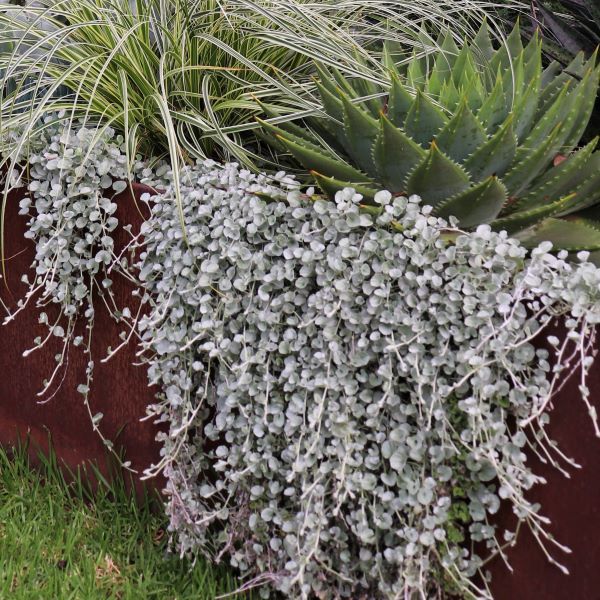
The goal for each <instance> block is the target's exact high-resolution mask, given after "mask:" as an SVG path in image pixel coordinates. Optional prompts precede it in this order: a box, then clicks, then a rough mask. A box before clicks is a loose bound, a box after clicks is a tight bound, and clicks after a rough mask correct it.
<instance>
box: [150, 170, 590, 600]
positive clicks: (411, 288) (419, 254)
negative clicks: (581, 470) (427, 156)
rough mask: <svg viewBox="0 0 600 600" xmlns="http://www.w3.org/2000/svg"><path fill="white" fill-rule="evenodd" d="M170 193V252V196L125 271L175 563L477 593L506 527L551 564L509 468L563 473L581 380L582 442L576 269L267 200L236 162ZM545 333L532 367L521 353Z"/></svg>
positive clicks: (261, 575)
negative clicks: (564, 414)
mask: <svg viewBox="0 0 600 600" xmlns="http://www.w3.org/2000/svg"><path fill="white" fill-rule="evenodd" d="M187 176H188V185H187V187H186V186H184V188H183V191H182V193H183V198H184V207H183V214H184V222H185V229H186V232H187V236H186V237H185V238H184V235H183V231H182V226H181V222H180V216H179V213H178V211H177V210H176V209H175V204H174V196H173V192H172V191H171V190H167V192H166V193H165V194H163V195H161V196H157V197H155V198H153V199H152V200H149V202H150V206H151V208H152V217H151V218H150V220H149V221H148V222H147V223H146V225H145V226H144V229H143V231H144V238H145V240H144V242H143V243H142V245H141V246H140V248H141V250H142V251H143V253H142V255H141V262H140V265H139V267H140V272H141V279H142V281H143V284H144V286H145V289H146V292H147V294H148V296H149V299H150V302H151V311H150V313H149V314H148V315H147V316H145V317H144V318H142V320H141V321H140V331H141V334H142V346H143V348H144V349H145V350H146V354H147V356H148V357H149V358H148V361H149V374H150V380H151V382H152V383H158V384H160V385H161V387H162V389H163V394H162V395H161V400H162V401H161V402H160V403H158V404H157V405H156V406H155V407H153V410H154V411H155V412H156V414H157V416H158V417H159V418H160V419H161V420H164V421H166V422H168V423H169V427H170V430H169V433H168V434H166V435H164V437H163V438H162V439H163V444H164V446H163V454H162V461H161V463H160V464H159V465H157V468H164V473H165V475H166V476H167V480H168V484H167V493H168V498H169V500H168V504H167V512H168V514H169V516H170V520H171V530H172V532H173V535H174V539H175V540H176V543H177V547H178V548H179V551H180V552H181V553H183V554H185V553H192V554H194V553H197V552H202V553H204V554H205V555H207V556H209V557H211V558H212V559H213V560H216V561H219V560H222V559H224V558H225V557H226V558H227V560H228V561H229V562H230V564H232V565H233V566H234V567H236V568H238V569H239V570H240V571H241V572H242V574H243V575H244V577H245V578H246V580H247V583H246V584H245V585H244V586H243V589H246V588H249V587H253V586H261V591H262V592H263V594H264V595H265V596H267V595H268V591H269V589H273V588H274V589H277V590H279V591H281V592H283V593H284V594H286V595H287V596H288V597H302V598H309V597H320V598H321V597H322V598H338V597H339V598H343V597H348V598H363V597H364V598H373V597H381V598H398V597H413V596H415V597H423V598H432V597H438V596H440V595H443V594H444V593H446V592H449V591H450V592H453V593H459V594H461V595H463V596H466V597H489V591H488V590H487V588H486V583H485V577H484V578H483V584H482V586H483V587H481V586H480V587H478V586H477V585H476V584H475V583H474V580H473V577H474V575H476V574H477V573H478V572H482V573H483V572H484V571H485V564H486V560H487V559H486V555H487V556H488V557H489V556H490V555H493V554H501V555H503V556H504V550H505V549H506V547H507V546H509V545H512V544H514V543H515V539H516V531H518V529H519V528H520V527H521V526H527V527H529V528H530V530H531V531H532V533H533V535H534V537H535V538H536V539H537V540H538V542H539V543H540V546H542V548H543V549H544V551H545V552H546V553H547V555H548V556H549V558H550V559H551V560H552V561H553V562H555V564H557V565H558V566H559V567H560V568H564V567H561V565H560V564H559V563H558V561H556V560H555V559H554V558H553V554H554V552H553V551H554V550H556V549H557V548H559V549H561V548H562V549H564V548H563V547H562V546H561V545H560V543H559V542H558V541H556V540H555V539H553V538H552V536H550V535H549V534H548V533H547V532H546V530H545V526H546V524H547V520H546V519H545V518H544V516H543V514H541V513H540V512H539V510H538V507H537V506H536V505H534V504H532V503H531V502H530V501H529V500H528V499H527V491H528V490H529V489H531V487H532V486H533V485H535V484H536V483H541V482H542V478H540V477H539V476H538V475H536V474H535V473H533V472H532V471H531V469H530V468H529V466H528V463H527V454H528V453H531V452H538V453H540V454H541V455H543V456H544V457H545V458H546V460H549V461H550V462H552V464H554V465H555V466H557V467H558V468H560V469H563V468H564V467H563V465H564V461H565V460H567V462H569V461H568V459H567V458H566V457H564V456H563V455H561V453H560V451H559V450H558V449H556V448H555V446H554V444H552V443H551V441H550V439H549V437H548V434H547V432H546V424H547V420H548V410H547V409H548V408H549V405H550V403H551V401H552V399H553V398H554V397H555V395H556V393H557V391H558V390H559V389H560V386H561V385H562V383H563V382H564V380H565V377H567V376H568V375H569V374H572V373H574V372H575V371H579V372H580V376H581V380H582V386H581V392H582V396H583V400H584V402H585V403H586V404H587V406H588V409H589V411H590V414H591V415H592V417H593V420H594V422H595V423H596V416H595V413H594V411H593V408H592V407H591V406H590V404H589V392H588V390H587V388H586V387H585V377H586V373H587V371H588V370H589V368H590V366H591V363H592V360H593V357H592V344H593V341H594V325H595V324H596V323H598V320H599V319H600V270H598V269H597V268H596V267H595V266H594V265H592V264H590V263H588V262H586V258H587V256H586V254H585V253H582V254H580V255H579V258H578V260H577V261H576V262H575V263H570V262H567V261H566V258H567V256H566V253H564V252H563V253H560V254H559V255H558V256H553V255H552V254H549V251H550V250H551V245H550V244H542V245H541V246H540V247H538V248H537V249H535V250H533V251H532V252H531V253H529V251H528V250H526V249H525V248H524V247H522V246H521V245H520V244H519V242H518V241H516V240H514V239H511V238H509V237H508V236H507V234H506V233H505V232H500V233H496V232H493V231H492V230H491V229H490V227H489V226H486V225H482V226H480V227H479V228H478V229H477V230H476V231H475V232H473V233H468V234H467V233H464V232H461V231H460V230H458V229H457V228H456V225H455V224H454V222H452V221H451V222H450V223H448V222H446V221H444V220H443V219H440V218H435V217H433V216H431V213H430V208H429V207H424V206H421V205H420V201H419V199H418V198H417V197H411V198H409V199H406V198H403V197H395V198H392V197H391V195H390V194H389V193H387V192H380V193H379V194H378V195H377V196H376V200H377V202H378V203H379V205H380V210H378V211H373V210H371V211H370V212H371V213H372V214H365V213H364V211H362V210H361V208H360V206H359V205H360V203H361V199H362V198H361V196H360V195H359V194H355V193H354V192H353V191H352V190H344V191H343V192H339V193H338V194H337V196H336V201H335V203H332V202H327V201H324V200H322V199H318V198H317V197H312V198H311V197H310V196H304V195H302V194H300V192H299V191H293V190H292V191H290V192H287V193H286V195H285V196H284V195H283V194H282V193H281V192H279V193H274V192H268V191H266V190H261V189H260V181H257V180H255V179H254V178H253V177H252V176H251V175H250V174H248V173H245V172H243V171H239V170H238V169H237V167H236V166H235V165H229V166H225V167H224V169H223V170H221V169H219V168H217V167H216V166H214V165H204V166H199V167H198V168H197V169H196V170H195V171H193V172H192V173H188V174H187ZM224 188H225V189H224ZM258 191H260V192H261V193H257V192H258ZM265 196H270V198H271V200H270V201H269V200H266V199H265ZM557 318H562V319H564V323H565V326H566V329H567V335H566V336H565V338H564V340H562V341H559V340H557V339H555V338H552V337H550V338H549V339H550V342H551V343H553V344H556V352H555V356H552V357H550V356H549V354H548V352H547V351H546V350H543V349H540V348H536V345H535V340H536V339H542V338H543V337H544V335H545V334H544V329H545V328H547V327H548V326H549V324H550V323H552V322H553V321H554V320H555V319H557ZM550 358H552V361H551V360H550ZM511 421H514V423H515V425H514V427H513V426H511V427H509V426H508V423H509V422H511ZM596 427H597V425H596ZM152 472H154V471H150V472H149V473H148V474H149V475H151V474H152ZM503 503H504V504H508V505H510V506H512V509H513V511H514V513H515V514H516V515H517V517H518V520H519V523H518V525H517V528H516V530H515V531H512V532H505V533H503V534H501V533H500V532H499V531H497V527H496V524H495V521H494V515H495V514H496V513H497V511H498V510H499V508H500V506H501V505H502V504H503ZM475 544H481V545H480V546H479V547H480V548H481V547H483V548H485V552H484V553H483V554H481V553H480V552H478V551H477V549H476V546H475Z"/></svg>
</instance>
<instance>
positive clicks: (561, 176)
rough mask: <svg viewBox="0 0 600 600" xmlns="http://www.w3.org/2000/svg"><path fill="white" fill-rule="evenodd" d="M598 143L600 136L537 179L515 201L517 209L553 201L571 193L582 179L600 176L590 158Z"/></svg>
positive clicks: (599, 171)
mask: <svg viewBox="0 0 600 600" xmlns="http://www.w3.org/2000/svg"><path fill="white" fill-rule="evenodd" d="M597 143H598V138H595V139H594V140H592V141H591V142H590V143H589V144H587V145H586V146H585V147H584V148H582V149H581V150H579V151H578V152H577V153H576V154H574V155H573V156H570V157H568V158H567V159H566V160H564V161H563V162H562V163H560V164H559V165H558V166H557V167H554V168H553V169H550V170H549V171H547V172H546V173H545V174H544V175H542V177H540V178H539V179H538V180H536V181H535V185H534V187H533V189H532V191H531V192H529V193H528V194H526V195H525V196H523V197H522V198H520V199H519V200H517V201H516V202H515V204H514V208H515V210H526V209H528V208H533V207H535V206H538V205H539V204H542V203H545V202H552V201H553V200H556V199H557V198H560V197H561V196H563V195H565V194H567V193H569V191H570V190H572V189H574V188H575V187H576V186H577V184H578V183H579V182H580V181H582V180H585V179H587V178H588V177H590V176H593V175H596V176H597V177H599V178H600V169H599V170H598V171H596V172H594V171H595V170H596V169H597V168H598V167H596V165H594V164H590V160H589V159H590V157H591V156H592V153H593V151H594V149H595V148H596V145H597Z"/></svg>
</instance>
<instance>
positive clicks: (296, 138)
mask: <svg viewBox="0 0 600 600" xmlns="http://www.w3.org/2000/svg"><path fill="white" fill-rule="evenodd" d="M256 120H257V121H258V123H260V124H261V125H262V126H263V127H264V128H265V129H266V130H267V131H269V132H270V133H272V134H273V135H274V136H275V138H277V139H279V140H280V143H281V144H283V146H284V147H286V142H287V141H290V142H294V143H295V144H299V145H301V146H304V147H305V148H307V149H309V150H313V151H314V152H318V153H320V154H324V155H327V156H329V157H330V158H336V157H335V155H333V154H331V153H328V152H327V151H326V150H325V149H324V148H323V147H321V146H317V145H316V144H314V143H313V142H312V141H311V140H310V139H307V137H306V135H305V131H303V133H301V134H300V135H297V134H296V131H295V129H294V128H293V127H290V125H292V123H282V124H281V125H273V123H269V122H268V121H263V120H262V119H260V118H259V117H256ZM298 129H302V128H301V127H298Z"/></svg>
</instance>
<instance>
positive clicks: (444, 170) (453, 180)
mask: <svg viewBox="0 0 600 600" xmlns="http://www.w3.org/2000/svg"><path fill="white" fill-rule="evenodd" d="M469 183H470V180H469V176H468V175H467V173H466V172H465V170H464V169H463V168H462V167H461V166H460V165H458V164H456V163H455V162H454V161H452V160H451V159H449V158H448V157H447V156H445V155H444V154H443V153H442V152H440V150H439V148H438V147H437V144H436V143H435V142H432V144H431V148H430V149H429V152H427V156H426V157H425V159H424V160H423V161H422V162H421V163H420V164H419V165H418V166H417V167H415V169H414V170H413V171H412V173H411V174H410V175H409V176H408V179H407V180H406V190H407V192H408V193H409V194H417V195H418V196H421V198H423V201H424V202H425V203H426V204H429V205H431V206H433V207H435V206H436V205H438V204H439V203H440V202H442V201H443V200H446V199H447V198H450V197H452V196H454V195H456V194H459V193H460V192H464V191H465V190H466V189H467V188H468V187H469Z"/></svg>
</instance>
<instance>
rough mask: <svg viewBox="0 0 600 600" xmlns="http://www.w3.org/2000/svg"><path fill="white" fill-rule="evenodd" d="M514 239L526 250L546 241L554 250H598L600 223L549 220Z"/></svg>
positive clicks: (585, 220)
mask: <svg viewBox="0 0 600 600" xmlns="http://www.w3.org/2000/svg"><path fill="white" fill-rule="evenodd" d="M516 237H517V238H518V239H520V240H521V242H522V243H523V244H524V245H525V246H527V247H528V248H534V247H535V246H537V245H538V244H541V243H542V242H545V241H547V240H548V241H550V242H552V244H553V245H554V249H555V250H568V251H569V252H578V251H580V250H600V223H599V222H598V221H592V220H589V219H583V218H568V219H555V218H550V219H545V220H544V221H542V222H541V223H540V224H539V225H537V226H536V227H534V228H531V229H529V230H527V231H523V232H521V233H519V234H517V236H516Z"/></svg>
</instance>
